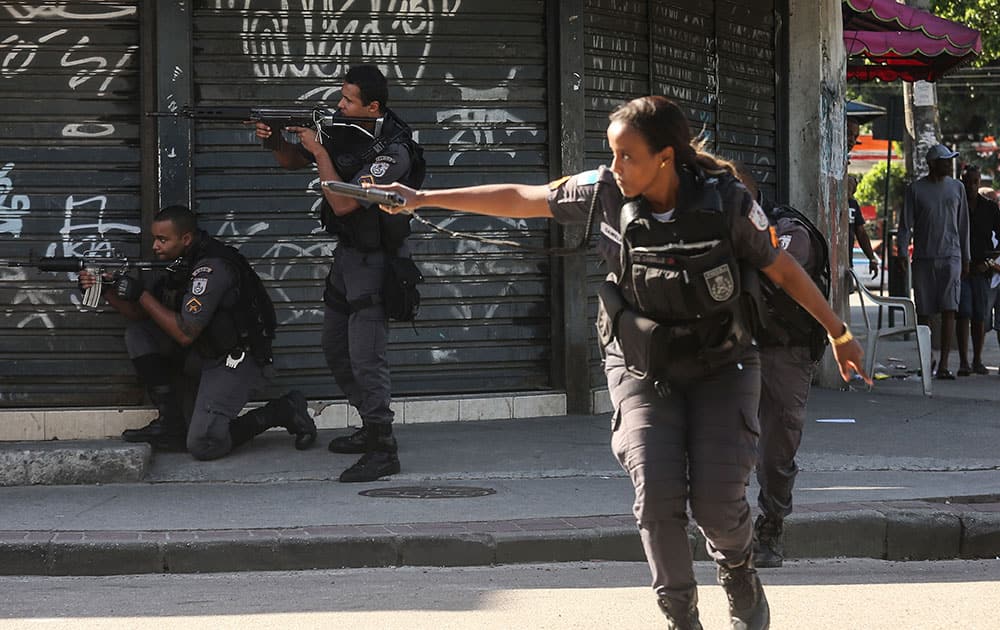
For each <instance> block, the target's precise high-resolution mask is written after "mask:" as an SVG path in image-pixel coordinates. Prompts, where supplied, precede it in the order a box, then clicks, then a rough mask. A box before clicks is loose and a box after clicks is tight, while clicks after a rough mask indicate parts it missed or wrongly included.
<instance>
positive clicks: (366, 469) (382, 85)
mask: <svg viewBox="0 0 1000 630" xmlns="http://www.w3.org/2000/svg"><path fill="white" fill-rule="evenodd" d="M388 96H389V92H388V85H387V83H386V80H385V76H384V75H383V74H382V72H381V71H380V70H379V69H378V68H377V67H376V66H372V65H362V66H354V67H352V68H351V69H350V70H349V71H348V72H347V74H346V75H345V77H344V83H343V86H342V88H341V98H340V101H339V103H338V104H337V110H338V114H340V115H342V116H344V117H348V118H355V119H357V118H361V119H366V120H370V121H371V123H370V124H368V123H362V124H364V126H365V127H366V128H367V130H368V132H369V134H363V133H362V134H360V136H359V135H358V134H357V133H353V134H351V133H343V132H341V130H340V129H338V127H336V126H334V127H331V128H330V129H327V130H325V131H327V132H328V133H327V135H326V137H325V138H320V139H318V138H317V135H316V132H315V131H314V130H312V129H306V128H304V127H288V130H289V131H291V132H294V133H296V134H297V135H298V138H299V144H292V143H289V142H285V141H284V140H283V139H282V140H281V141H280V144H278V146H277V148H274V149H272V151H273V153H274V156H275V159H276V160H277V161H278V163H279V164H280V165H281V166H282V167H284V168H287V169H297V168H302V167H305V166H308V165H309V164H311V163H314V164H315V165H316V169H317V171H318V172H319V177H320V179H321V180H322V181H328V180H334V181H346V182H349V183H352V184H361V183H369V184H376V183H389V182H395V181H404V182H407V183H412V184H413V185H417V186H419V185H420V182H421V181H422V180H423V168H422V160H421V158H420V156H419V149H418V148H417V146H416V145H415V143H414V142H413V140H412V137H411V134H410V131H409V128H408V127H407V126H406V124H405V123H403V121H402V120H400V119H399V118H398V117H397V116H396V115H395V114H394V113H393V112H392V111H391V110H390V109H388V108H387V107H386V102H387V100H388ZM343 129H346V130H348V131H350V128H349V127H344V128H343ZM256 133H257V137H259V138H261V139H262V140H267V139H268V138H270V137H271V136H272V133H278V136H279V137H280V136H281V134H280V131H274V130H272V129H271V128H270V127H269V126H268V125H266V124H265V123H261V122H258V123H257V132H256ZM359 137H360V141H359V140H358V138H359ZM323 196H324V199H323V202H322V205H321V209H320V212H321V219H322V222H323V225H324V227H325V228H326V230H327V231H328V232H330V233H331V234H333V235H334V236H336V237H337V239H338V245H337V248H336V250H335V251H334V254H333V264H332V265H331V266H330V273H329V275H328V276H327V278H326V290H325V292H324V294H323V301H324V304H325V308H324V316H323V340H322V343H323V352H324V355H325V357H326V362H327V365H328V366H329V368H330V370H331V371H332V372H333V376H334V378H335V379H336V381H337V385H338V386H339V387H340V389H341V390H342V391H343V392H344V394H345V396H346V397H347V400H348V402H349V403H350V404H351V405H352V406H353V407H354V408H355V409H357V410H358V414H359V415H360V416H361V420H362V426H361V428H360V429H359V430H357V431H355V432H354V433H352V434H351V435H347V436H342V437H338V438H335V439H334V440H333V441H331V442H330V445H329V450H330V451H332V452H334V453H351V454H362V457H361V458H360V459H359V460H358V461H357V462H356V463H355V464H354V465H352V466H351V467H350V468H348V469H347V470H345V471H344V472H343V473H342V474H341V475H340V480H341V481H345V482H352V481H374V480H375V479H378V478H379V477H384V476H386V475H393V474H396V473H398V472H399V470H400V466H399V457H398V455H397V451H398V447H397V444H396V439H395V438H394V437H393V435H392V421H393V419H394V414H393V411H392V409H391V408H390V406H389V403H390V399H391V382H390V374H389V361H388V357H387V342H388V330H389V327H388V321H387V319H386V314H385V309H384V308H383V305H382V303H381V294H382V284H383V279H384V275H385V266H386V263H387V256H403V257H405V256H409V251H408V249H407V247H406V245H405V238H406V236H407V235H408V234H409V221H408V220H406V219H404V220H403V221H402V222H399V221H396V222H387V221H385V219H384V217H385V216H386V215H385V214H384V213H382V212H380V211H379V209H378V206H376V205H363V204H361V203H359V202H358V201H356V200H355V199H353V198H351V197H347V196H344V195H338V194H335V193H333V192H331V191H330V190H329V189H327V188H324V189H323ZM393 218H396V219H400V218H402V217H393Z"/></svg>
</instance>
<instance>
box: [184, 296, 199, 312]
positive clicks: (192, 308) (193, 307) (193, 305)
mask: <svg viewBox="0 0 1000 630" xmlns="http://www.w3.org/2000/svg"><path fill="white" fill-rule="evenodd" d="M184 310H186V311H187V312H188V313H191V314H192V315H197V314H198V313H200V312H201V302H200V301H199V300H198V298H191V299H190V300H188V301H187V302H185V303H184Z"/></svg>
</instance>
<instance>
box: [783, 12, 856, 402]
mask: <svg viewBox="0 0 1000 630" xmlns="http://www.w3.org/2000/svg"><path fill="white" fill-rule="evenodd" d="M788 8H789V11H788V13H789V15H788V50H789V55H788V109H787V111H788V162H789V201H790V202H791V204H792V205H793V206H795V207H797V208H799V209H800V210H802V211H803V212H804V213H806V214H807V215H809V216H810V217H811V218H812V219H813V220H814V221H815V223H816V225H817V226H819V228H820V230H822V231H823V232H824V233H825V234H826V235H827V238H828V239H829V241H830V270H831V276H832V284H833V286H832V289H831V295H830V302H831V304H832V305H833V308H834V310H836V311H837V312H838V313H840V314H841V315H842V316H846V314H847V311H848V308H849V303H848V294H847V293H846V292H845V290H844V289H845V286H846V282H845V279H846V273H847V269H849V268H850V264H851V257H850V252H848V243H849V239H848V232H847V187H846V185H845V175H846V172H847V142H846V138H845V132H846V127H845V119H844V111H845V105H844V96H845V88H846V85H847V78H846V77H847V55H846V52H845V50H844V41H843V26H842V24H843V22H842V13H841V3H840V2H839V1H835V0H820V1H819V2H817V1H816V0H789V2H788ZM819 383H820V384H821V385H824V386H827V387H839V386H840V385H841V384H842V382H841V380H840V376H839V373H838V372H837V369H836V365H835V364H834V361H833V359H832V353H830V352H827V357H826V358H825V359H824V362H823V365H822V367H821V370H820V374H819Z"/></svg>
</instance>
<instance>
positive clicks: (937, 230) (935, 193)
mask: <svg viewBox="0 0 1000 630" xmlns="http://www.w3.org/2000/svg"><path fill="white" fill-rule="evenodd" d="M957 155H958V153H957V152H956V151H952V150H951V149H949V148H948V147H946V146H944V145H943V144H936V145H934V146H933V147H931V148H930V150H929V151H927V166H928V167H929V169H930V172H928V173H927V175H925V176H924V177H921V178H920V179H918V180H917V181H915V182H913V183H911V184H910V185H909V186H907V187H906V198H905V203H904V206H903V214H902V216H900V218H899V240H898V246H899V251H900V253H901V255H900V257H899V260H900V261H902V262H903V264H906V262H907V256H906V255H905V252H906V250H907V247H908V246H909V244H910V239H911V238H912V239H913V297H914V302H915V303H916V307H917V322H918V323H920V324H929V321H930V318H931V316H933V315H936V314H938V313H940V314H941V339H940V348H941V355H940V360H939V361H938V364H937V375H936V376H937V378H939V379H949V380H952V379H954V378H955V375H954V374H952V372H951V370H949V369H948V354H949V353H950V352H951V342H952V339H953V337H954V334H955V313H956V312H957V311H958V303H959V296H960V293H961V283H962V278H963V277H964V276H965V275H966V274H968V273H969V204H968V201H967V200H966V196H965V188H964V186H963V185H962V183H961V182H959V181H958V180H957V179H954V178H953V177H950V175H949V174H950V173H951V172H952V164H951V161H952V160H953V159H955V157H956V156H957Z"/></svg>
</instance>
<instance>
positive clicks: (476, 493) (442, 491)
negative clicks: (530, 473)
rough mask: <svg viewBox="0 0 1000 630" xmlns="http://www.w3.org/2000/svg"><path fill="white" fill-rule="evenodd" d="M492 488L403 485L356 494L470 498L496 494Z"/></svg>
mask: <svg viewBox="0 0 1000 630" xmlns="http://www.w3.org/2000/svg"><path fill="white" fill-rule="evenodd" d="M496 492H497V491H496V490H494V489H493V488H473V487H470V486H403V487H398V488H373V489H371V490H362V491H361V492H359V493H358V494H360V495H361V496H365V497H376V498H380V499H471V498H473V497H485V496H488V495H491V494H496Z"/></svg>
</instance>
